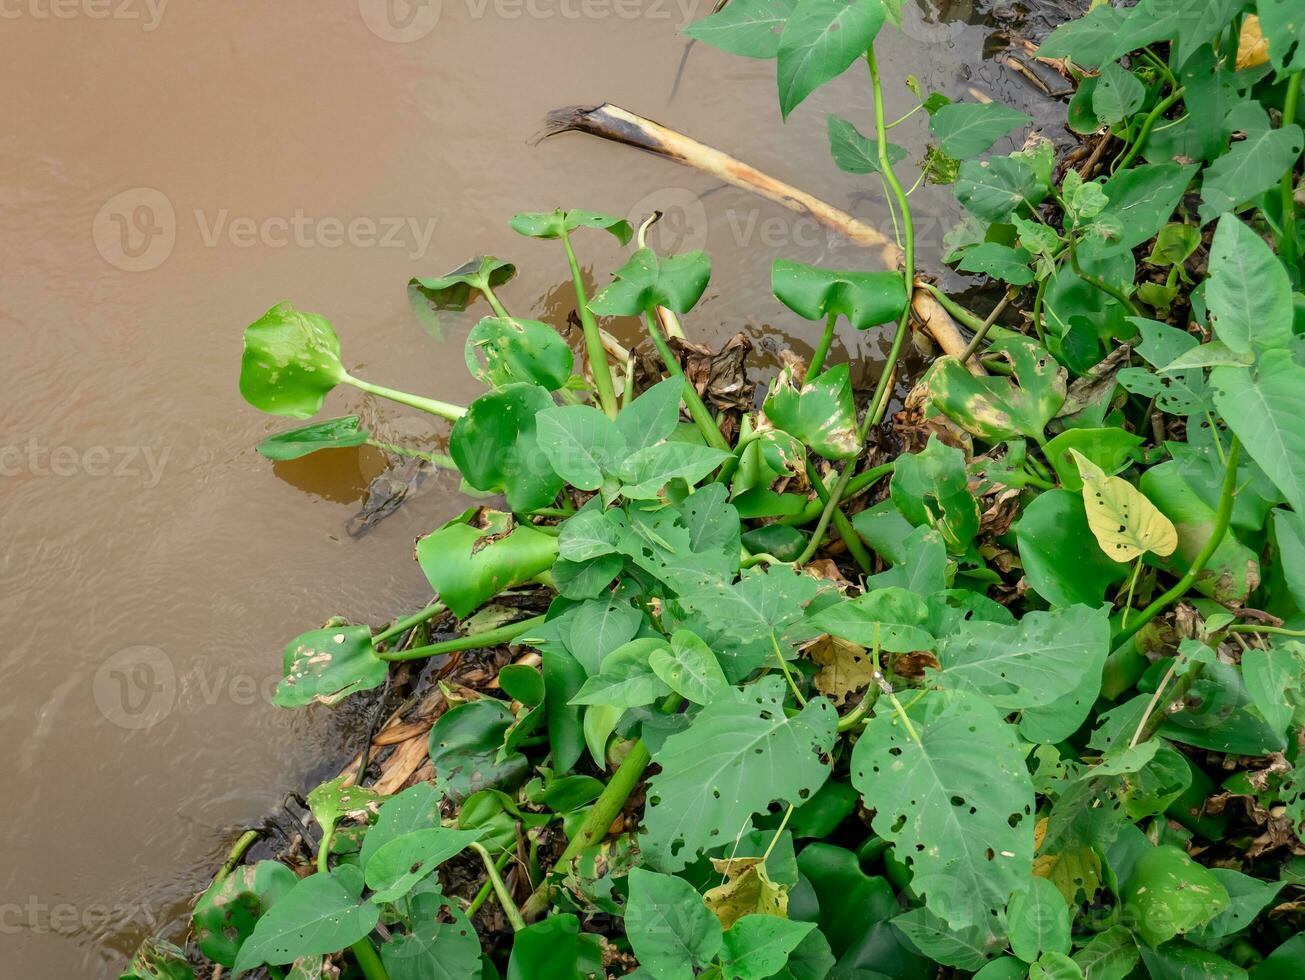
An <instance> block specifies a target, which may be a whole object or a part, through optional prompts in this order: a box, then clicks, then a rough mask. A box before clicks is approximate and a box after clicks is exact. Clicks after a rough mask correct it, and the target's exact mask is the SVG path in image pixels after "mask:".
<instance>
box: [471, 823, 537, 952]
mask: <svg viewBox="0 0 1305 980" xmlns="http://www.w3.org/2000/svg"><path fill="white" fill-rule="evenodd" d="M471 849H472V850H473V851H475V852H476V853H477V854H479V855H480V860H481V862H482V863H483V864H484V865H485V874H486V875H487V876H488V877H489V882H490V884H491V885H493V886H494V894H495V895H497V896H498V901H499V904H500V905H502V906H503V914H504V915H506V916H507V920H508V923H509V924H510V925H511V926H512V931H513V932H520V931H521V930H522V929H524V928H525V927H526V920H525V919H523V918H522V917H521V910H520V909H518V908H517V903H516V902H514V901H512V893H511V892H509V891H508V887H507V884H506V883H505V882H504V881H503V876H502V875H501V874H499V873H498V872H499V868H498V865H497V864H495V863H494V859H493V858H491V857H490V856H489V851H487V850H485V848H484V845H482V844H481V843H480V842H479V841H472V842H471Z"/></svg>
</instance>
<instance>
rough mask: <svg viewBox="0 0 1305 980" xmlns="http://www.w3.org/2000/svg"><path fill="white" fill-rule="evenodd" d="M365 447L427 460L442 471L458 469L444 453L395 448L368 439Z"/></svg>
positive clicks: (401, 447)
mask: <svg viewBox="0 0 1305 980" xmlns="http://www.w3.org/2000/svg"><path fill="white" fill-rule="evenodd" d="M367 445H369V446H375V447H376V448H377V449H379V450H381V451H382V452H387V453H393V454H394V455H395V456H412V457H413V458H415V459H428V460H430V461H431V462H432V463H434V464H435V465H436V466H437V467H439V468H440V469H442V470H456V469H457V468H458V464H457V463H455V462H453V457H452V456H449V455H447V454H445V453H425V452H422V451H421V450H420V449H408V448H407V447H406V446H396V445H395V444H394V443H392V442H380V441H378V440H376V439H368V440H367Z"/></svg>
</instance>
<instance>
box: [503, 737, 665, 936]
mask: <svg viewBox="0 0 1305 980" xmlns="http://www.w3.org/2000/svg"><path fill="white" fill-rule="evenodd" d="M650 762H652V755H651V754H650V753H649V752H648V747H647V746H646V745H644V744H643V739H639V740H638V741H636V742H635V743H634V745H632V746H631V747H630V751H629V753H628V754H627V755H626V757H625V758H624V759H623V760H621V764H620V765H619V766H618V767H617V769H616V772H614V773H613V774H612V778H611V779H610V780H609V781H608V783H607V786H606V788H604V790H603V792H602V793H601V794H600V795H599V797H598V799H597V800H595V801H594V805H593V808H592V809H591V810H590V811H589V813H588V814H587V815H586V816H585V819H584V823H582V824H581V825H580V829H579V830H577V831H576V835H575V836H574V837H572V838H571V842H570V843H569V844H567V845H566V849H565V850H564V851H563V852H562V854H561V856H560V857H559V858H558V859H557V861H556V862H555V863H554V865H553V866H554V867H555V868H564V867H566V865H568V864H570V862H571V861H572V860H573V859H574V858H575V857H576V856H577V855H579V854H580V853H581V852H583V851H584V850H586V849H587V848H590V847H593V846H594V845H595V844H597V843H598V842H599V841H600V840H602V839H603V838H604V837H606V836H607V829H608V828H609V827H611V825H612V821H614V820H615V819H616V817H617V815H618V814H619V813H620V812H621V810H622V809H623V808H624V807H625V802H626V800H628V799H629V798H630V794H631V793H632V792H634V787H635V786H636V785H638V783H639V780H640V779H641V778H643V773H644V770H645V769H647V768H648V764H649V763H650ZM552 895H553V889H552V886H551V885H549V883H548V881H547V880H545V881H544V882H543V884H541V885H540V886H539V887H538V888H536V889H535V891H534V893H533V894H532V895H531V896H530V898H529V899H527V900H526V904H525V905H523V906H522V907H521V914H522V916H523V917H524V918H525V920H526V921H527V922H531V921H533V920H535V919H537V918H538V917H539V916H540V915H542V914H543V913H544V910H545V909H547V908H548V903H549V902H550V901H551V900H552Z"/></svg>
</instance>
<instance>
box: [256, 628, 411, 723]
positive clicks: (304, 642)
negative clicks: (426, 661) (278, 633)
mask: <svg viewBox="0 0 1305 980" xmlns="http://www.w3.org/2000/svg"><path fill="white" fill-rule="evenodd" d="M281 666H282V673H283V675H284V676H283V677H282V678H281V683H280V684H278V685H277V686H276V693H275V694H274V695H273V696H272V703H273V704H275V705H277V706H278V707H281V708H302V707H303V706H304V705H307V704H312V703H313V702H314V701H318V702H320V703H322V704H327V705H333V704H339V703H340V702H341V701H343V700H344V699H345V698H346V697H348V696H349V695H350V694H354V693H355V692H357V691H368V690H371V689H372V688H373V687H380V686H381V685H382V684H384V683H385V677H386V675H387V674H388V673H389V670H390V667H389V664H387V663H386V662H385V661H384V660H382V659H381V658H380V657H378V656H376V651H375V650H373V649H372V629H371V627H370V626H336V627H331V628H329V629H320V630H310V631H308V632H307V633H301V634H300V635H299V636H296V637H295V638H294V639H293V640H291V641H290V642H289V643H288V644H286V648H285V654H284V655H283V657H282V663H281Z"/></svg>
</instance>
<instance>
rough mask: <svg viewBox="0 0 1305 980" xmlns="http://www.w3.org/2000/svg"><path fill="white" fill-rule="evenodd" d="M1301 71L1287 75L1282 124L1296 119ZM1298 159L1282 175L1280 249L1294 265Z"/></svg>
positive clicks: (1295, 255) (1295, 258) (1287, 123)
mask: <svg viewBox="0 0 1305 980" xmlns="http://www.w3.org/2000/svg"><path fill="white" fill-rule="evenodd" d="M1301 75H1302V73H1301V72H1300V71H1294V72H1292V73H1291V74H1290V75H1288V76H1287V97H1286V99H1285V100H1284V101H1283V104H1282V125H1283V126H1290V125H1292V124H1293V123H1294V122H1295V121H1296V108H1297V106H1298V105H1299V103H1300V82H1301ZM1295 182H1296V161H1295V160H1293V161H1292V162H1291V166H1290V167H1288V168H1287V172H1286V173H1285V174H1283V175H1282V238H1281V240H1280V241H1279V242H1278V250H1279V251H1280V252H1281V253H1282V258H1283V261H1285V262H1286V263H1287V264H1288V265H1289V266H1294V265H1295V264H1296V263H1297V261H1298V260H1299V258H1300V257H1299V256H1298V255H1297V254H1296V188H1295V186H1294V185H1295Z"/></svg>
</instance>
